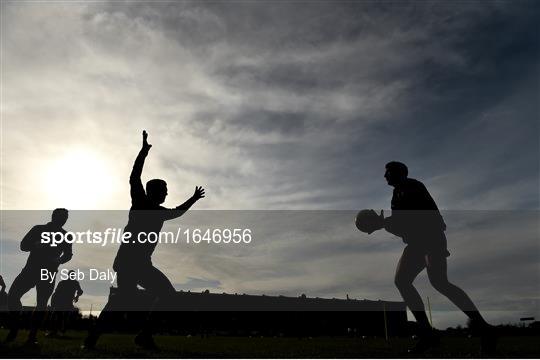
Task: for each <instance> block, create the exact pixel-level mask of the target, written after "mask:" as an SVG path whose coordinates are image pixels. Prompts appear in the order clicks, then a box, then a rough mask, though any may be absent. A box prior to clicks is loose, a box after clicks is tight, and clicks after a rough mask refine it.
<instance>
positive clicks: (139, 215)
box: [84, 131, 205, 349]
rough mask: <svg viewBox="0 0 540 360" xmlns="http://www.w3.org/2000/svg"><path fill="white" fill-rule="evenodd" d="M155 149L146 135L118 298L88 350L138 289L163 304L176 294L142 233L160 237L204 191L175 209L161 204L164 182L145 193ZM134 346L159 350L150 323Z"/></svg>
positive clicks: (133, 186) (119, 267) (135, 173)
mask: <svg viewBox="0 0 540 360" xmlns="http://www.w3.org/2000/svg"><path fill="white" fill-rule="evenodd" d="M151 147H152V145H150V144H149V143H148V134H147V133H146V131H143V142H142V148H141V150H140V151H139V154H138V155H137V158H136V159H135V163H134V165H133V170H132V171H131V175H130V178H129V184H130V194H131V208H130V211H129V220H128V224H127V225H126V227H125V229H124V232H126V233H127V232H129V233H131V239H132V240H133V241H129V242H126V243H122V244H121V245H120V248H119V249H118V253H117V255H116V258H115V260H114V265H113V268H114V270H115V271H116V272H117V275H118V277H117V279H118V280H117V285H118V296H117V299H116V300H114V299H113V297H110V298H109V301H108V303H107V305H106V306H105V308H104V309H103V311H102V312H101V314H100V316H99V319H98V321H97V324H96V326H95V328H94V329H92V330H91V331H90V333H89V335H88V337H87V338H86V340H85V342H84V347H85V348H93V347H94V346H95V345H96V342H97V340H98V338H99V336H100V334H101V332H102V326H101V323H102V322H103V321H102V319H103V318H104V316H107V313H108V312H110V311H114V310H125V306H126V305H127V304H129V302H130V301H132V300H133V298H132V296H133V295H135V293H136V291H137V285H139V286H141V287H142V288H144V289H145V290H146V291H147V292H148V293H149V294H151V295H152V297H153V298H154V303H155V304H157V303H158V300H159V301H160V302H161V303H164V302H167V299H171V298H172V297H173V295H174V294H175V293H176V290H175V288H174V287H173V285H172V284H171V282H170V281H169V279H168V278H167V277H166V276H165V275H164V274H163V273H162V272H161V271H160V270H158V269H157V268H156V267H155V266H154V265H153V264H152V253H153V252H154V249H155V247H156V245H157V243H156V242H154V243H151V242H144V243H143V242H139V241H136V239H138V235H139V234H140V233H146V234H148V233H150V232H155V233H159V231H161V228H162V227H163V223H164V222H165V221H167V220H172V219H175V218H178V217H180V216H182V214H184V213H185V212H186V211H187V210H188V209H189V208H190V207H191V206H192V205H193V204H195V203H196V202H197V201H198V200H199V199H202V198H204V196H205V192H204V189H203V188H202V187H200V186H197V187H195V192H194V194H193V196H192V197H190V198H189V199H188V200H187V201H185V202H184V203H183V204H181V205H179V206H177V207H176V208H173V209H167V208H165V207H163V206H161V204H162V203H163V202H164V201H165V198H166V197H167V183H166V182H165V181H164V180H161V179H153V180H150V181H148V182H147V183H146V191H145V188H144V187H143V184H142V181H141V175H142V170H143V166H144V161H145V159H146V156H147V155H148V152H149V150H150V148H151ZM135 343H136V344H137V345H139V346H141V347H144V348H148V349H156V345H155V343H154V340H153V338H152V330H151V328H150V324H149V321H147V322H146V325H145V326H144V328H143V330H142V331H141V332H140V333H139V334H138V335H137V336H136V337H135Z"/></svg>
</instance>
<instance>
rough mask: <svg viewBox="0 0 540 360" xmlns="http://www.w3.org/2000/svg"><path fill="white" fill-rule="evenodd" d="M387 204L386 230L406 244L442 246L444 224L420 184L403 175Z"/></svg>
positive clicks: (444, 245)
mask: <svg viewBox="0 0 540 360" xmlns="http://www.w3.org/2000/svg"><path fill="white" fill-rule="evenodd" d="M391 207H392V216H391V217H390V218H388V221H387V222H388V226H387V230H389V231H390V232H392V233H394V234H396V235H398V236H400V237H401V238H402V239H403V242H405V243H407V244H410V245H414V246H419V247H423V248H434V247H436V248H443V247H444V250H446V237H445V235H444V231H445V229H446V224H445V223H444V220H443V218H442V216H441V213H440V212H439V209H438V208H437V205H436V204H435V201H434V200H433V198H432V197H431V195H430V194H429V192H428V190H427V189H426V187H425V186H424V184H422V183H421V182H420V181H418V180H415V179H406V180H405V181H404V182H403V183H401V184H399V185H398V186H396V187H395V188H394V193H393V196H392V205H391Z"/></svg>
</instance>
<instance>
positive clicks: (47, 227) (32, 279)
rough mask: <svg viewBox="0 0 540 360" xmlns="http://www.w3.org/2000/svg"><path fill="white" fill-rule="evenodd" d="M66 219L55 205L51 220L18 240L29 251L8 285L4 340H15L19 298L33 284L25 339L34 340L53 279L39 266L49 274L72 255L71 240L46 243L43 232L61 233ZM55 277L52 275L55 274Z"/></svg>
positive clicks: (29, 341)
mask: <svg viewBox="0 0 540 360" xmlns="http://www.w3.org/2000/svg"><path fill="white" fill-rule="evenodd" d="M67 219H68V211H67V210H66V209H55V210H54V211H53V213H52V217H51V221H50V222H49V223H47V224H44V225H36V226H34V227H33V228H32V229H31V230H30V231H29V232H28V234H26V236H25V237H24V238H23V239H22V241H21V250H22V251H29V252H30V255H29V256H28V260H27V261H26V265H25V266H24V268H23V269H22V271H21V273H20V274H19V275H18V276H17V277H16V278H15V280H14V281H13V284H11V287H10V288H9V293H8V309H9V312H10V318H11V327H10V331H9V333H8V335H7V337H6V342H10V341H13V340H15V338H16V337H17V333H18V330H19V325H18V320H19V319H18V316H19V313H20V311H21V309H22V304H21V298H22V296H23V295H24V294H26V293H27V292H28V291H29V290H30V289H32V288H33V287H35V288H36V295H37V301H36V308H35V310H34V313H33V314H32V325H31V328H30V333H29V335H28V343H31V344H35V343H37V342H36V335H37V331H38V328H39V326H40V324H41V321H42V320H43V316H44V312H45V310H46V309H47V302H48V301H49V297H50V296H51V294H52V292H53V289H54V280H53V281H51V280H49V279H46V280H42V279H41V272H42V269H46V270H48V271H49V273H50V274H56V273H57V271H58V266H60V265H61V264H64V263H66V262H68V261H69V260H71V258H72V256H73V252H72V247H71V243H69V242H67V241H63V242H61V243H60V244H58V245H57V246H51V244H50V243H42V242H41V234H42V233H43V232H60V233H62V234H64V235H65V233H66V231H65V230H64V229H63V228H62V226H64V224H65V223H66V221H67ZM55 279H56V277H55Z"/></svg>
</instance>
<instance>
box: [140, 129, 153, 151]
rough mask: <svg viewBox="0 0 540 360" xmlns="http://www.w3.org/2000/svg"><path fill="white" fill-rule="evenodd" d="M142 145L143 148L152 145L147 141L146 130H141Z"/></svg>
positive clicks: (146, 148)
mask: <svg viewBox="0 0 540 360" xmlns="http://www.w3.org/2000/svg"><path fill="white" fill-rule="evenodd" d="M142 147H143V149H145V150H150V148H151V147H152V145H150V144H149V143H148V133H147V132H146V130H143V132H142Z"/></svg>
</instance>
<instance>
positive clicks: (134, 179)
mask: <svg viewBox="0 0 540 360" xmlns="http://www.w3.org/2000/svg"><path fill="white" fill-rule="evenodd" d="M147 139H148V133H147V132H146V131H143V143H142V147H141V150H140V151H139V154H138V155H137V158H136V159H135V163H134V164H133V169H132V170H131V175H130V176H129V186H130V194H131V201H132V202H135V201H137V200H139V199H141V198H144V197H145V195H146V194H145V192H144V187H143V184H142V181H141V175H142V171H143V167H144V160H145V159H146V156H147V155H148V151H149V150H150V148H151V147H152V145H150V144H148V140H147Z"/></svg>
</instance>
